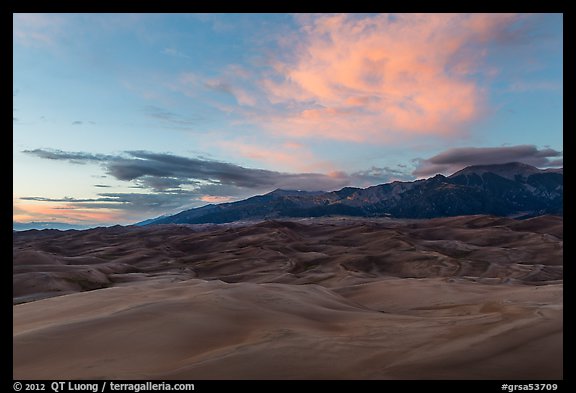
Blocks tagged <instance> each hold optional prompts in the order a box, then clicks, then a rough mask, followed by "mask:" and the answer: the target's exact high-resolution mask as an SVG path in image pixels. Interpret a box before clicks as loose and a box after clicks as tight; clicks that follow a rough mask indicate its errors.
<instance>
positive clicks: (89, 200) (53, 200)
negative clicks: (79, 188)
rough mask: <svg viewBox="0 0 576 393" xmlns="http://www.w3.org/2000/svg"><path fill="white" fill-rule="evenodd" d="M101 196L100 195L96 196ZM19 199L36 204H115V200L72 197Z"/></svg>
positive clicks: (29, 197)
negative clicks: (35, 202)
mask: <svg viewBox="0 0 576 393" xmlns="http://www.w3.org/2000/svg"><path fill="white" fill-rule="evenodd" d="M98 195H102V194H98ZM20 199H22V200H24V201H38V202H73V203H79V202H81V203H84V202H117V201H116V200H115V199H112V198H84V199H82V198H72V197H64V198H45V197H35V196H28V197H21V198H20Z"/></svg>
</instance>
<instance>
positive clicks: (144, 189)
mask: <svg viewBox="0 0 576 393" xmlns="http://www.w3.org/2000/svg"><path fill="white" fill-rule="evenodd" d="M562 29H563V19H562V15H561V14H530V15H523V14H472V15H466V14H398V15H384V14H354V15H345V14H344V15H342V14H337V15H335V14H313V15H304V14H295V15H292V14H170V15H168V14H15V15H14V30H13V43H14V46H13V48H14V49H13V65H14V74H13V90H14V97H13V117H14V122H13V136H14V145H13V160H14V181H13V182H14V195H13V203H14V220H15V221H20V222H25V221H58V222H68V223H75V224H83V225H109V224H116V223H119V224H129V223H133V222H136V221H139V220H142V219H146V218H150V217H155V216H158V215H161V214H167V213H175V212H178V211H181V210H183V209H185V208H191V207H196V206H202V205H204V204H206V203H218V202H226V201H233V200H238V199H242V198H245V197H248V196H251V195H256V194H262V193H265V192H269V191H272V190H273V189H275V188H294V189H307V190H315V189H322V190H333V189H339V188H341V187H344V186H349V185H350V186H361V187H366V186H369V185H373V184H379V183H385V182H389V181H394V180H413V179H416V178H421V177H428V176H431V175H433V174H435V173H443V174H446V175H448V174H450V173H451V172H453V171H455V170H458V169H460V168H462V167H464V166H467V165H472V164H490V163H499V162H509V161H521V162H525V163H528V164H532V165H536V166H539V167H558V166H562V158H563V157H562V154H563V153H562V152H563V140H562V134H563V132H562V131H563V124H562V110H563V109H562V107H563V104H562V99H563V93H562V72H563V70H562V58H563V52H562Z"/></svg>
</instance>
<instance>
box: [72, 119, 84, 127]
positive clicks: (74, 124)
mask: <svg viewBox="0 0 576 393" xmlns="http://www.w3.org/2000/svg"><path fill="white" fill-rule="evenodd" d="M83 123H84V122H83V121H80V120H76V121H73V122H72V125H73V126H81V125H82V124H83Z"/></svg>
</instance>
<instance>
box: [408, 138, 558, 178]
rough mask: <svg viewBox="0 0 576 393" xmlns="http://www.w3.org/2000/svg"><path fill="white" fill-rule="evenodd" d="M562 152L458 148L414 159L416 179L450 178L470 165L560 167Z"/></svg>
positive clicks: (523, 147)
mask: <svg viewBox="0 0 576 393" xmlns="http://www.w3.org/2000/svg"><path fill="white" fill-rule="evenodd" d="M562 154H563V153H562V152H561V151H557V150H554V149H551V148H544V149H540V150H539V149H538V148H537V147H536V146H534V145H518V146H503V147H458V148H453V149H448V150H446V151H444V152H442V153H440V154H437V155H435V156H434V157H431V158H427V159H416V160H414V161H415V162H416V163H417V168H416V169H415V170H414V172H412V174H413V175H415V176H431V175H435V174H437V173H442V174H452V173H454V172H457V171H459V170H460V169H462V168H464V167H466V166H469V165H489V164H505V163H508V162H522V163H524V164H529V165H533V166H535V167H539V168H542V167H559V166H562V165H563V158H562Z"/></svg>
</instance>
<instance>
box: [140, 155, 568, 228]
mask: <svg viewBox="0 0 576 393" xmlns="http://www.w3.org/2000/svg"><path fill="white" fill-rule="evenodd" d="M563 181H564V179H563V170H562V169H560V170H554V171H551V170H543V169H538V168H536V167H533V166H531V165H528V164H523V163H518V162H510V163H505V164H493V165H474V166H468V167H466V168H464V169H461V170H459V171H457V172H455V173H453V174H452V175H450V176H444V175H441V174H437V175H435V176H432V177H430V178H427V179H419V180H415V181H408V182H401V181H394V182H391V183H384V184H379V185H374V186H370V187H367V188H356V187H344V188H342V189H340V190H335V191H328V192H322V191H312V192H311V191H300V190H283V189H276V190H274V191H272V192H270V193H267V194H264V195H256V196H253V197H250V198H247V199H244V200H241V201H236V202H227V203H221V204H210V205H206V206H202V207H199V208H194V209H189V210H184V211H182V212H180V213H177V214H174V215H171V216H165V217H160V218H158V219H152V220H146V221H142V222H140V223H137V224H135V225H138V226H144V225H154V224H205V223H215V224H220V223H228V222H234V221H240V220H250V219H276V218H282V217H323V216H330V215H344V216H358V217H395V218H435V217H451V216H458V215H471V214H490V215H495V216H507V217H516V218H528V217H534V216H539V215H544V214H552V215H562V214H563V189H564V186H563Z"/></svg>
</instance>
